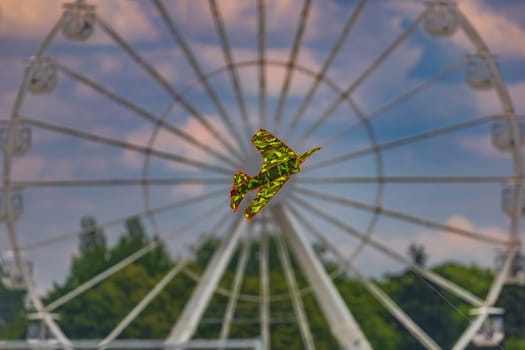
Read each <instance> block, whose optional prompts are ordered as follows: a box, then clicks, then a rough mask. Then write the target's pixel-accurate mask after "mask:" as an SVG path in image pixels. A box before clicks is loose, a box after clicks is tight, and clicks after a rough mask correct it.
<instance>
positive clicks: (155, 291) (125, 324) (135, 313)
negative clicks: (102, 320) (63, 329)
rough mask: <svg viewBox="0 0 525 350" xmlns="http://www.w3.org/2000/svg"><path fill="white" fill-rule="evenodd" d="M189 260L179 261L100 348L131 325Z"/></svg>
mask: <svg viewBox="0 0 525 350" xmlns="http://www.w3.org/2000/svg"><path fill="white" fill-rule="evenodd" d="M187 263H188V262H187V261H185V260H181V261H179V262H178V263H177V264H176V265H175V266H174V267H173V268H172V269H171V270H170V271H169V272H168V273H167V274H166V275H165V276H164V277H163V278H162V279H161V280H160V281H159V282H158V283H157V284H156V285H155V287H153V289H151V290H150V291H149V293H148V294H146V296H144V298H143V299H142V300H141V301H140V302H139V303H138V304H137V305H135V307H134V308H133V310H131V311H130V312H129V313H128V314H127V315H126V317H124V318H123V319H122V320H121V321H120V322H119V324H118V325H117V326H116V327H115V328H114V329H113V330H112V331H111V333H110V334H108V336H106V338H104V339H103V340H102V341H101V342H100V344H99V345H98V347H99V348H103V347H104V346H105V345H107V344H109V343H111V342H112V341H113V340H114V339H115V338H117V337H118V336H119V335H120V334H121V333H122V331H123V330H124V329H126V327H128V326H129V324H130V323H131V322H133V321H134V320H135V319H136V318H137V316H138V315H140V313H141V312H142V311H144V309H145V308H146V307H148V305H149V304H150V303H151V302H152V301H153V300H154V299H155V298H156V297H157V296H158V295H159V294H160V293H161V292H162V291H163V290H164V288H166V286H167V285H168V284H169V283H170V282H171V281H172V280H173V279H174V278H175V277H176V276H177V275H178V274H179V272H180V271H181V270H182V268H183V267H184V266H185V265H186V264H187Z"/></svg>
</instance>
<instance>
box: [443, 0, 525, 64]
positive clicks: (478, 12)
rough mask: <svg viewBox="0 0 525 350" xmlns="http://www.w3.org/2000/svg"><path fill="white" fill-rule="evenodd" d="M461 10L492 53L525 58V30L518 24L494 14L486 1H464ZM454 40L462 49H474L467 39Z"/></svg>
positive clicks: (460, 3)
mask: <svg viewBox="0 0 525 350" xmlns="http://www.w3.org/2000/svg"><path fill="white" fill-rule="evenodd" d="M459 8H460V9H461V11H462V12H463V13H464V14H465V16H466V17H467V18H468V20H469V21H470V22H471V23H472V25H473V26H474V28H476V30H477V31H478V32H479V33H480V35H481V37H482V38H483V40H484V41H485V42H486V43H487V45H488V47H489V48H490V50H491V51H492V52H494V53H496V54H499V55H504V56H510V57H525V46H524V45H523V43H524V42H525V30H523V28H521V27H520V25H519V24H518V23H516V22H515V21H513V20H512V19H510V18H508V17H506V16H504V15H502V14H500V13H496V12H494V11H493V10H492V9H490V8H488V7H487V6H486V3H485V2H484V1H479V0H462V1H460V2H459ZM452 40H453V41H454V42H455V43H456V44H457V45H459V46H461V47H465V48H468V49H471V48H472V45H471V44H470V42H467V41H466V40H465V38H461V37H454V38H453V39H452Z"/></svg>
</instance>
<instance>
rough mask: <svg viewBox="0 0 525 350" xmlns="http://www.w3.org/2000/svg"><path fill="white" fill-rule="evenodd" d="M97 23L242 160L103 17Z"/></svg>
mask: <svg viewBox="0 0 525 350" xmlns="http://www.w3.org/2000/svg"><path fill="white" fill-rule="evenodd" d="M97 23H98V24H99V25H100V27H101V28H102V30H104V32H105V33H106V34H107V35H109V36H110V37H111V38H112V39H113V40H114V41H115V42H116V43H117V44H118V45H119V46H120V47H121V48H122V49H123V50H124V51H126V53H127V54H128V55H129V56H130V57H131V58H132V59H133V60H134V61H135V62H136V63H137V64H138V65H140V66H141V67H142V68H143V69H144V70H145V71H146V72H147V73H148V74H149V75H150V76H151V77H152V78H153V79H154V80H155V81H157V82H158V83H159V84H160V85H161V86H162V87H163V88H164V90H165V91H166V92H167V93H168V94H169V95H170V96H171V97H172V98H173V100H174V101H177V102H178V103H180V104H181V105H182V107H184V109H185V110H186V111H187V112H188V113H189V117H190V118H196V119H197V121H198V122H199V123H200V124H201V125H202V126H203V127H205V128H206V129H207V130H208V131H209V132H210V133H211V134H212V135H213V136H214V137H216V138H217V140H218V141H219V142H221V144H222V145H223V146H224V147H226V148H227V149H228V150H229V151H230V152H232V154H234V155H235V156H236V157H237V158H238V159H239V160H242V156H241V155H240V153H239V152H238V150H236V149H235V147H233V145H232V144H231V143H229V142H228V141H227V140H226V139H225V138H224V136H223V135H221V134H219V133H218V132H217V131H216V130H215V129H214V128H213V126H212V125H211V124H210V122H209V121H208V120H206V118H204V117H203V116H202V115H201V114H200V113H199V112H198V111H197V110H196V109H195V107H193V106H192V105H191V104H190V103H189V102H188V101H187V100H186V99H185V98H184V97H183V96H182V95H181V94H180V93H178V92H177V91H175V89H174V88H173V87H172V86H171V85H170V83H168V82H167V81H166V79H164V78H163V77H162V75H161V74H160V73H159V72H158V71H157V70H156V69H154V68H153V67H152V66H151V65H150V64H149V63H147V62H146V61H145V60H144V58H142V57H141V56H140V55H139V54H138V53H137V52H135V50H133V48H132V47H131V46H130V45H129V44H128V43H127V42H126V41H125V40H124V39H123V38H122V37H120V36H119V35H118V34H117V33H116V32H115V31H114V30H113V29H112V28H111V27H110V26H109V25H108V24H107V23H106V22H104V21H103V20H102V19H101V18H99V17H97Z"/></svg>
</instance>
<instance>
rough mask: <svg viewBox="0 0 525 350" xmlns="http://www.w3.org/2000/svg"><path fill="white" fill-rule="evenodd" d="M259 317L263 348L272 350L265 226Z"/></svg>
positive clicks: (261, 262)
mask: <svg viewBox="0 0 525 350" xmlns="http://www.w3.org/2000/svg"><path fill="white" fill-rule="evenodd" d="M259 245H260V246H259V274H260V277H259V280H260V287H259V298H260V306H259V318H260V332H261V339H262V342H263V346H264V347H265V348H264V349H263V350H270V278H269V275H268V273H269V271H268V269H269V268H268V260H269V256H268V232H267V230H266V229H265V227H264V226H263V228H262V229H261V233H260V242H259Z"/></svg>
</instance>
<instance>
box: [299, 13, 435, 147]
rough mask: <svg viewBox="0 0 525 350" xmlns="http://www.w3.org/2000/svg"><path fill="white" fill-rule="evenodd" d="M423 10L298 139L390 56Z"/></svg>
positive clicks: (314, 129)
mask: <svg viewBox="0 0 525 350" xmlns="http://www.w3.org/2000/svg"><path fill="white" fill-rule="evenodd" d="M424 14H425V13H424V12H423V13H421V14H420V15H419V16H418V17H417V18H416V20H415V21H414V22H412V24H411V25H410V26H409V27H408V28H407V29H405V31H404V32H403V33H401V35H400V36H399V37H397V38H396V40H394V42H392V44H391V45H390V46H388V47H387V48H386V50H385V51H384V52H382V53H381V55H379V56H378V57H377V58H376V60H375V61H374V62H372V64H371V65H370V66H369V67H368V68H367V69H366V70H365V71H364V72H363V73H362V74H361V75H360V76H359V77H358V78H357V79H356V80H355V81H354V82H353V83H352V84H351V85H350V86H349V87H348V88H347V89H346V90H345V91H344V92H343V93H342V94H341V95H339V97H338V98H337V99H336V100H335V101H334V102H333V103H332V104H331V105H330V106H329V107H328V108H327V109H326V110H325V111H324V112H323V113H322V114H321V115H320V117H319V118H318V119H317V121H316V122H315V123H314V124H312V126H311V127H310V128H308V129H307V130H306V131H305V132H304V133H303V134H302V135H301V137H300V138H299V139H301V140H302V139H306V138H308V137H309V136H310V135H311V134H312V133H314V132H315V131H316V130H317V129H318V128H319V127H320V126H321V125H322V124H323V122H324V121H326V120H327V119H328V118H329V117H330V116H331V115H332V114H333V113H334V112H335V110H336V109H337V107H339V105H340V104H341V103H342V102H343V101H344V100H346V99H347V98H348V97H349V96H351V95H352V93H353V92H354V91H355V90H356V89H357V88H358V87H359V86H360V85H361V83H363V82H364V81H365V80H366V78H368V77H369V76H370V74H372V73H373V72H374V71H375V70H376V69H377V68H378V67H379V66H380V65H381V64H382V63H383V62H384V61H385V60H386V59H387V58H388V56H390V54H391V53H392V52H394V50H395V49H396V48H398V47H399V45H401V43H402V42H403V41H404V40H405V39H406V38H407V37H408V36H409V35H410V34H411V33H412V32H413V31H414V30H415V29H416V28H417V27H418V25H419V24H420V23H421V21H422V20H423V18H424Z"/></svg>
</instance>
